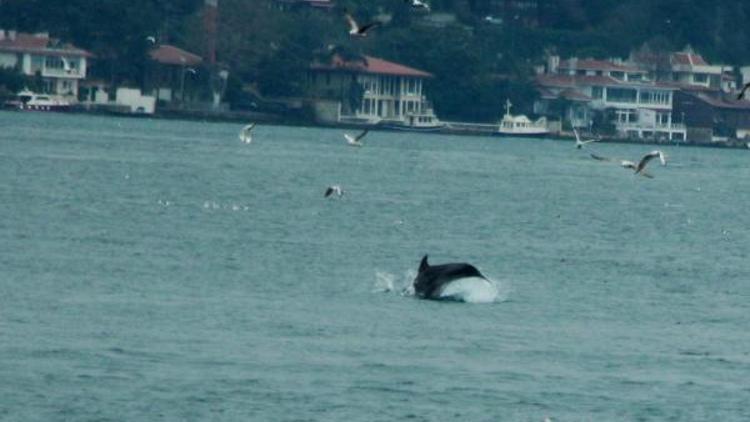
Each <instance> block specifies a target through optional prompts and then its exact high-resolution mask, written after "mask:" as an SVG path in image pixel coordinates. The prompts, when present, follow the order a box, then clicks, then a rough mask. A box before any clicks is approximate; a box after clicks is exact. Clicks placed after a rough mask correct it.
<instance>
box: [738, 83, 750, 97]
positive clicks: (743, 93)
mask: <svg viewBox="0 0 750 422" xmlns="http://www.w3.org/2000/svg"><path fill="white" fill-rule="evenodd" d="M748 88H750V82H748V83H746V84H745V86H743V87H742V91H740V93H739V94H737V99H738V100H741V99H743V98H744V97H745V91H747V89H748Z"/></svg>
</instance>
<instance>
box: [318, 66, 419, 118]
mask: <svg viewBox="0 0 750 422" xmlns="http://www.w3.org/2000/svg"><path fill="white" fill-rule="evenodd" d="M427 78H432V75H431V74H429V73H427V72H424V71H421V70H417V69H412V68H410V67H407V66H403V65H400V64H397V63H393V62H389V61H386V60H383V59H378V58H376V57H369V56H363V57H362V58H361V59H352V60H349V61H345V60H343V59H342V58H341V57H340V56H334V57H333V58H332V60H331V61H330V62H329V63H314V64H313V65H312V66H311V67H310V72H309V75H308V86H309V94H310V96H311V97H312V99H313V102H314V104H315V109H316V112H317V116H318V119H319V120H320V121H323V122H328V123H339V122H351V123H365V124H377V123H379V122H381V121H405V120H406V119H407V118H408V116H412V115H427V114H430V113H431V112H432V106H431V104H430V103H429V101H427V99H426V96H425V93H424V89H423V82H424V81H425V80H426V79H427Z"/></svg>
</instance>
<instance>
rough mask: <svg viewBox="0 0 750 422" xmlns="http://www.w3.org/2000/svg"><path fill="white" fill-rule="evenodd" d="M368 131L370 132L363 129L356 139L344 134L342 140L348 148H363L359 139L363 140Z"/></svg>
mask: <svg viewBox="0 0 750 422" xmlns="http://www.w3.org/2000/svg"><path fill="white" fill-rule="evenodd" d="M369 131H370V130H369V129H365V130H364V131H362V133H360V134H359V135H357V136H356V137H354V136H352V135H349V134H348V133H345V134H344V138H346V143H347V144H348V145H349V146H353V147H361V146H364V144H363V143H362V142H361V139H362V138H364V137H365V135H367V132H369Z"/></svg>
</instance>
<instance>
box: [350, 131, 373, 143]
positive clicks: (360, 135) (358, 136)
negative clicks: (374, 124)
mask: <svg viewBox="0 0 750 422" xmlns="http://www.w3.org/2000/svg"><path fill="white" fill-rule="evenodd" d="M368 132H370V129H365V130H364V131H362V133H360V134H359V135H357V137H356V138H354V140H355V141H359V140H360V139H362V138H364V137H365V135H367V133H368Z"/></svg>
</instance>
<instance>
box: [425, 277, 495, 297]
mask: <svg viewBox="0 0 750 422" xmlns="http://www.w3.org/2000/svg"><path fill="white" fill-rule="evenodd" d="M499 287H500V286H499V284H498V283H496V282H494V281H491V280H485V279H483V278H479V277H469V278H462V279H460V280H456V281H452V282H450V283H448V285H446V286H445V287H444V288H443V291H442V292H440V297H441V298H445V299H451V300H456V301H459V302H466V303H492V302H495V301H496V300H497V298H498V297H499V296H500V288H499Z"/></svg>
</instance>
